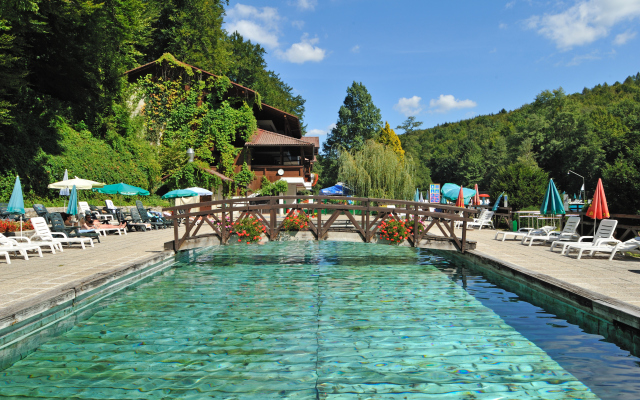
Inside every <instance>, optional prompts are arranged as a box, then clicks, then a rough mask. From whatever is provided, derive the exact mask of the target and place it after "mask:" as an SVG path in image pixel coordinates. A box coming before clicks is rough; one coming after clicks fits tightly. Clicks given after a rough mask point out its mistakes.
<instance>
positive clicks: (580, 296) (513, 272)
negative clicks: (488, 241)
mask: <svg viewBox="0 0 640 400" xmlns="http://www.w3.org/2000/svg"><path fill="white" fill-rule="evenodd" d="M454 257H455V258H462V259H464V260H467V261H470V262H475V263H478V262H479V263H481V264H484V265H488V266H490V267H493V268H492V269H493V270H494V271H495V272H496V273H498V274H500V275H504V276H506V277H507V278H511V279H515V280H518V281H522V280H524V281H525V282H531V283H536V284H537V285H538V286H539V287H540V288H541V289H543V290H544V291H545V294H547V295H549V296H551V297H556V298H558V299H559V300H561V301H564V302H567V303H569V304H570V305H572V306H574V307H576V308H579V309H582V310H586V311H589V312H590V313H591V314H592V315H594V316H595V317H598V318H601V319H604V320H605V321H608V322H610V323H612V324H614V325H619V324H622V325H623V327H629V328H631V329H632V330H635V331H637V332H638V333H640V307H638V306H634V305H632V304H629V303H625V302H624V301H621V300H618V299H615V298H613V297H610V296H607V295H604V294H600V293H597V292H595V291H592V290H589V289H585V288H582V287H580V286H578V285H575V284H572V283H569V282H565V281H563V280H560V279H558V278H554V277H552V276H550V275H546V274H543V273H540V272H536V271H532V270H530V269H527V268H525V267H523V266H521V265H517V264H513V263H511V262H508V261H504V260H501V259H499V258H497V257H495V256H492V255H489V254H486V253H483V252H481V251H479V250H470V251H467V252H465V253H464V254H461V253H456V254H455V255H454Z"/></svg>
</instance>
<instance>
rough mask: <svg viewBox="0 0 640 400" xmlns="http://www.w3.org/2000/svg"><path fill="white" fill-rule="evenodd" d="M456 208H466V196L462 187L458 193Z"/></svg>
mask: <svg viewBox="0 0 640 400" xmlns="http://www.w3.org/2000/svg"><path fill="white" fill-rule="evenodd" d="M456 207H464V194H463V193H462V186H460V193H458V200H456Z"/></svg>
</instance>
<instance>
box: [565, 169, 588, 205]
mask: <svg viewBox="0 0 640 400" xmlns="http://www.w3.org/2000/svg"><path fill="white" fill-rule="evenodd" d="M570 174H574V175H578V176H579V177H580V178H582V189H580V195H581V196H582V201H583V202H584V203H585V204H586V203H587V192H586V191H585V190H584V176H582V175H580V174H578V173H576V172H573V171H572V170H569V172H567V175H570Z"/></svg>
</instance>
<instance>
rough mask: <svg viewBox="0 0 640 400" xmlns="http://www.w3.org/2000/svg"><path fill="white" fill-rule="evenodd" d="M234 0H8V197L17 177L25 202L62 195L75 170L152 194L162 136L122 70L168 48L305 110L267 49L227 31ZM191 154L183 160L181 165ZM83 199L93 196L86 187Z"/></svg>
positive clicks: (3, 62) (4, 68)
mask: <svg viewBox="0 0 640 400" xmlns="http://www.w3.org/2000/svg"><path fill="white" fill-rule="evenodd" d="M225 6H228V2H227V1H226V0H190V1H182V0H105V1H101V2H93V1H90V0H77V1H73V2H69V1H65V0H51V1H42V0H3V1H2V2H0V199H5V200H6V199H8V198H9V193H10V191H11V189H12V187H13V181H14V180H15V175H16V174H19V175H20V178H21V181H22V184H23V187H24V191H25V196H26V198H27V199H35V198H47V197H48V198H52V197H53V196H55V195H56V192H55V191H50V190H48V189H46V186H47V184H48V183H50V182H53V181H57V180H60V179H62V175H63V173H64V170H65V169H68V170H69V174H70V175H71V176H73V175H78V176H80V177H82V178H86V179H94V180H98V181H103V182H107V183H116V182H120V181H124V182H126V183H129V184H133V185H137V186H141V187H143V188H145V189H148V190H151V191H154V190H155V189H157V188H158V186H159V185H160V181H161V178H162V177H166V173H167V170H172V169H175V168H176V165H166V163H165V162H161V160H160V159H159V154H160V153H161V150H162V147H163V144H162V143H161V144H160V146H157V143H154V142H153V141H151V140H149V138H148V137H147V136H148V135H146V134H145V132H146V131H145V129H144V124H145V121H144V119H143V118H141V117H135V113H134V110H135V108H136V106H137V105H138V103H137V98H136V96H135V94H136V90H135V88H133V87H132V85H131V84H129V83H127V81H126V79H125V78H124V77H123V73H124V72H125V71H127V70H129V69H132V68H134V67H136V66H138V65H141V64H144V63H147V62H150V61H153V60H156V59H158V58H159V57H161V56H162V55H163V54H165V53H171V54H173V56H175V58H177V59H179V60H181V61H184V62H186V63H188V64H191V65H195V66H198V67H200V68H203V69H205V70H208V71H210V72H213V73H216V74H219V75H223V76H224V75H226V76H227V77H228V78H229V79H231V80H233V81H235V82H238V83H240V84H241V85H244V86H247V87H249V88H252V89H254V90H256V91H258V92H259V93H260V95H261V98H262V101H263V102H265V103H267V104H270V105H272V106H274V107H277V108H280V109H282V110H284V111H287V112H290V113H292V114H295V115H297V116H299V117H300V118H302V117H303V114H304V103H305V101H304V99H302V98H301V97H300V96H294V95H293V93H292V88H291V87H290V86H288V85H287V84H286V83H284V82H283V81H282V80H281V79H280V77H279V76H278V74H276V73H275V72H273V71H270V70H268V68H267V65H266V62H265V60H264V54H265V50H264V49H263V48H262V47H261V46H260V45H257V44H253V43H251V42H249V41H246V40H244V39H243V38H242V37H241V36H240V35H238V34H229V33H227V32H225V31H224V30H223V29H222V22H223V18H224V8H225ZM185 157H186V155H184V154H182V153H181V155H180V157H178V158H179V159H177V160H176V161H175V162H176V163H178V164H179V163H182V162H183V161H184V160H183V158H185ZM82 195H83V196H85V195H86V193H82Z"/></svg>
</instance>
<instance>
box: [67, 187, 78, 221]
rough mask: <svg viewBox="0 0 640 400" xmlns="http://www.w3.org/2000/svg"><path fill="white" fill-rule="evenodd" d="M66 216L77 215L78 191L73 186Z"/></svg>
mask: <svg viewBox="0 0 640 400" xmlns="http://www.w3.org/2000/svg"><path fill="white" fill-rule="evenodd" d="M67 214H71V215H77V214H78V189H76V187H75V186H73V187H72V188H71V197H69V206H68V207H67Z"/></svg>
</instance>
